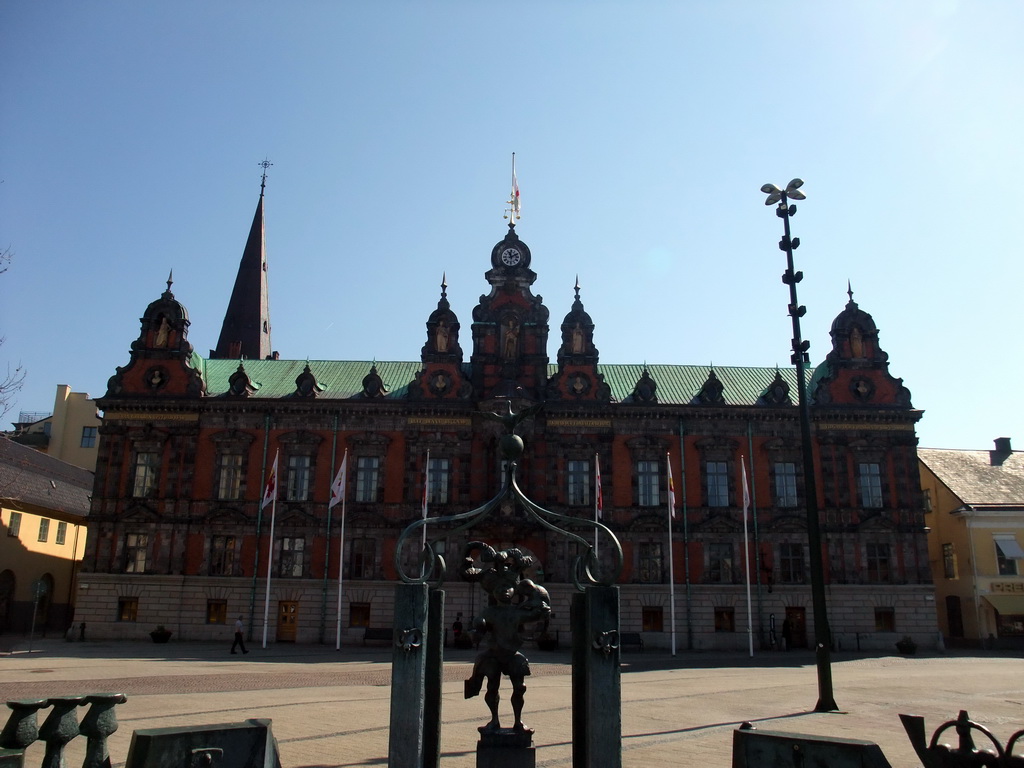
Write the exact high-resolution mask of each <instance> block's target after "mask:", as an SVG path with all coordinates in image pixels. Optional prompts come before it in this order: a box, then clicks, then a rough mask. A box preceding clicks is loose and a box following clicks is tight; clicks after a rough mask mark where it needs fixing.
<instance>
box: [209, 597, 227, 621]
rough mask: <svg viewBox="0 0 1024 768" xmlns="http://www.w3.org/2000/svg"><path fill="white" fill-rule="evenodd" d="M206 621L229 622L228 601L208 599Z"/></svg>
mask: <svg viewBox="0 0 1024 768" xmlns="http://www.w3.org/2000/svg"><path fill="white" fill-rule="evenodd" d="M206 623H207V624H227V623H228V601H227V600H207V601H206Z"/></svg>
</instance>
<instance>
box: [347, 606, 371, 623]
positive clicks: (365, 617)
mask: <svg viewBox="0 0 1024 768" xmlns="http://www.w3.org/2000/svg"><path fill="white" fill-rule="evenodd" d="M348 625H349V626H350V627H368V626H370V604H369V603H349V605H348Z"/></svg>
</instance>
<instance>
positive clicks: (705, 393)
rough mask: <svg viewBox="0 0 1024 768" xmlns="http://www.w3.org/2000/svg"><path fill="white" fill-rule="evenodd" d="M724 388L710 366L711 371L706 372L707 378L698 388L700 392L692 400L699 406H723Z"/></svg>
mask: <svg viewBox="0 0 1024 768" xmlns="http://www.w3.org/2000/svg"><path fill="white" fill-rule="evenodd" d="M724 392H725V386H724V385H723V384H722V382H721V381H719V379H718V376H717V374H715V369H714V367H713V366H712V368H711V370H709V371H708V377H707V379H705V381H704V385H703V386H702V387H701V388H700V392H698V393H697V396H696V397H695V398H693V401H694V402H695V403H699V404H700V405H725V395H724V394H723V393H724Z"/></svg>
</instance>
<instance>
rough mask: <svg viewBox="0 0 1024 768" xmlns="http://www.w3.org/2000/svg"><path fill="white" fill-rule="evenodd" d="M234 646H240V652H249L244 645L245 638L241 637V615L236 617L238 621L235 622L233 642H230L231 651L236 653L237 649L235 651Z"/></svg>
mask: <svg viewBox="0 0 1024 768" xmlns="http://www.w3.org/2000/svg"><path fill="white" fill-rule="evenodd" d="M235 646H238V647H240V648H241V649H242V653H248V652H249V651H248V649H246V647H245V638H244V637H242V617H241V616H239V617H238V621H236V622H235V642H233V643H232V644H231V652H232V653H237V651H235Z"/></svg>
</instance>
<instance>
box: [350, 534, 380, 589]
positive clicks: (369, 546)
mask: <svg viewBox="0 0 1024 768" xmlns="http://www.w3.org/2000/svg"><path fill="white" fill-rule="evenodd" d="M376 554H377V546H376V542H374V540H373V539H352V540H351V543H350V544H349V557H348V562H347V563H345V567H346V568H347V570H348V577H349V578H350V579H372V578H373V574H374V564H375V560H376Z"/></svg>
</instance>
